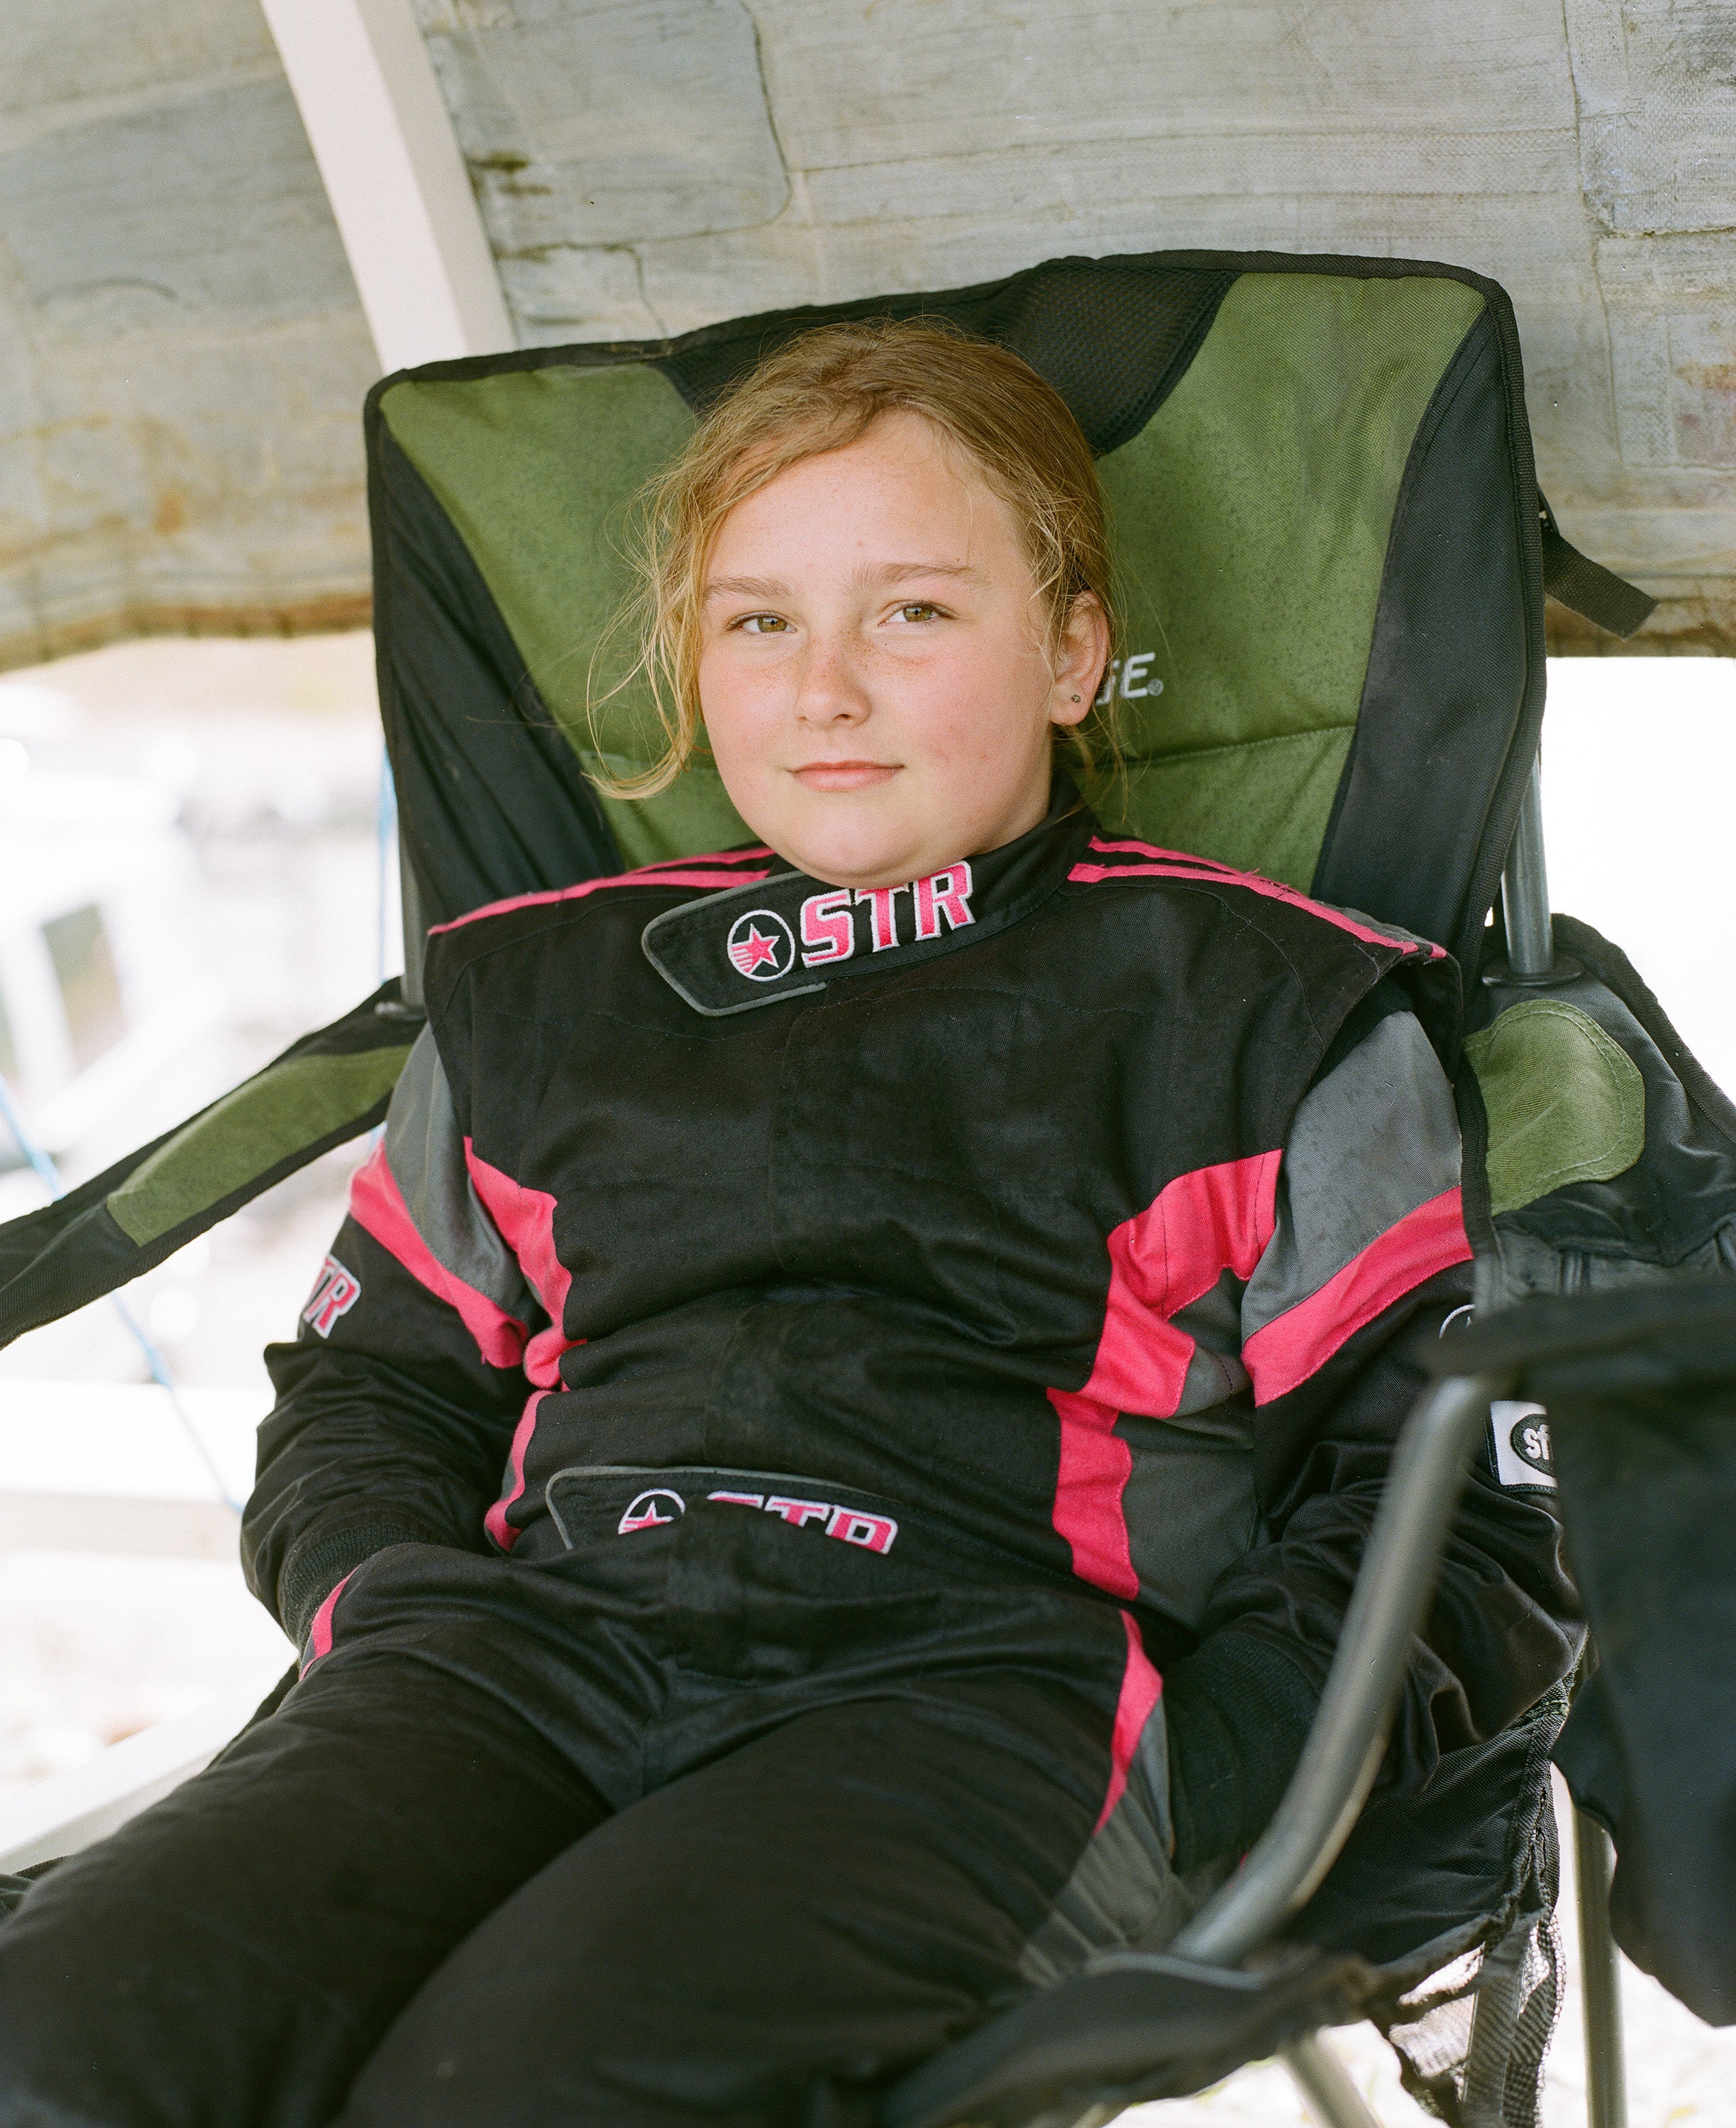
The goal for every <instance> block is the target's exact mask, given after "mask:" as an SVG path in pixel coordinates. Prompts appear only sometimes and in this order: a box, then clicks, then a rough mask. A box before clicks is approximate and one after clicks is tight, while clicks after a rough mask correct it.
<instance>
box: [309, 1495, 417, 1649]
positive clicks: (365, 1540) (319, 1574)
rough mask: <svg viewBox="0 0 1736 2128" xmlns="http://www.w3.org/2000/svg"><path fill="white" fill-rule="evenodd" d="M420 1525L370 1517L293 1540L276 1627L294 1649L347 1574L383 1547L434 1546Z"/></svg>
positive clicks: (405, 1520) (313, 1530)
mask: <svg viewBox="0 0 1736 2128" xmlns="http://www.w3.org/2000/svg"><path fill="white" fill-rule="evenodd" d="M438 1541H439V1540H438V1539H437V1538H435V1537H433V1536H431V1535H430V1532H428V1531H427V1530H426V1529H424V1528H423V1527H421V1526H420V1525H419V1524H417V1523H415V1522H411V1521H409V1520H408V1519H404V1520H402V1521H400V1520H396V1519H392V1518H386V1517H383V1516H374V1517H373V1518H369V1520H367V1521H365V1522H349V1523H347V1524H345V1527H342V1528H341V1529H335V1530H334V1529H331V1528H330V1527H326V1528H324V1529H321V1528H318V1527H316V1528H314V1529H312V1530H310V1531H308V1532H307V1535H306V1536H305V1537H302V1538H300V1539H298V1540H297V1542H296V1544H295V1545H294V1546H293V1547H292V1549H291V1551H290V1554H289V1556H288V1559H286V1560H284V1562H283V1572H282V1573H281V1574H280V1575H278V1624H279V1625H280V1626H282V1627H283V1631H284V1632H286V1633H287V1634H288V1636H289V1638H290V1640H291V1641H293V1643H294V1645H295V1646H297V1648H300V1647H303V1646H306V1644H307V1634H308V1630H309V1628H310V1627H312V1624H313V1620H314V1614H315V1613H316V1611H317V1610H318V1609H319V1608H320V1606H321V1603H324V1602H325V1600H326V1598H327V1597H328V1596H329V1595H330V1594H331V1592H332V1590H333V1589H335V1588H336V1587H337V1585H338V1584H339V1582H340V1581H341V1580H342V1579H344V1577H345V1575H346V1574H353V1573H354V1571H355V1570H356V1568H357V1567H359V1565H361V1563H362V1561H363V1560H364V1559H369V1558H371V1557H372V1556H373V1554H374V1553H375V1552H377V1551H384V1550H385V1548H386V1546H388V1544H433V1543H437V1542H438Z"/></svg>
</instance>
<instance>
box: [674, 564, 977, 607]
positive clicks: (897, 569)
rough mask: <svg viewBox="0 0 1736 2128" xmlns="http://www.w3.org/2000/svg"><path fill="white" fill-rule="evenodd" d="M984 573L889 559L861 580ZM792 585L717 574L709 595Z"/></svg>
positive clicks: (764, 593)
mask: <svg viewBox="0 0 1736 2128" xmlns="http://www.w3.org/2000/svg"><path fill="white" fill-rule="evenodd" d="M909 577H953V578H954V580H958V579H960V578H967V577H968V578H970V579H972V580H973V581H980V580H981V578H982V570H980V569H977V568H972V567H971V565H970V563H968V562H887V563H883V564H882V565H881V566H879V567H878V568H867V569H863V570H859V571H858V572H857V578H856V581H857V582H858V583H874V584H887V585H891V584H898V583H903V582H905V581H906V579H907V578H909ZM790 589H791V587H790V586H789V585H788V584H787V583H782V582H778V580H777V579H776V578H775V577H712V578H711V580H710V582H708V583H707V584H706V587H705V596H706V597H707V598H708V599H709V598H763V599H777V598H784V597H787V596H788V594H789V591H790Z"/></svg>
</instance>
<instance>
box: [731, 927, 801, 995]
mask: <svg viewBox="0 0 1736 2128" xmlns="http://www.w3.org/2000/svg"><path fill="white" fill-rule="evenodd" d="M725 951H726V952H728V954H729V957H730V967H732V968H734V969H735V972H736V974H737V975H738V976H746V977H747V978H748V980H749V981H750V982H755V983H770V982H775V981H777V979H778V976H787V975H788V973H789V972H790V970H791V969H792V967H795V965H796V941H795V939H794V938H793V937H792V935H791V932H790V927H789V925H788V924H786V923H785V922H784V920H783V919H782V917H781V916H780V915H779V914H778V912H777V910H775V909H750V910H749V911H748V913H747V914H746V915H745V916H738V917H737V918H736V919H735V922H734V924H731V925H730V935H729V938H728V939H727V941H726V942H725Z"/></svg>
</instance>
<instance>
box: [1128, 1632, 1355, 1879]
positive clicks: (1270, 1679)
mask: <svg viewBox="0 0 1736 2128" xmlns="http://www.w3.org/2000/svg"><path fill="white" fill-rule="evenodd" d="M1318 1705H1319V1694H1318V1693H1316V1692H1315V1689H1314V1687H1313V1685H1312V1684H1310V1682H1309V1680H1308V1679H1306V1677H1305V1676H1304V1675H1303V1674H1302V1673H1301V1670H1298V1669H1297V1668H1296V1665H1295V1664H1294V1663H1292V1662H1291V1661H1290V1660H1288V1659H1287V1657H1286V1656H1284V1655H1281V1654H1280V1653H1279V1652H1278V1651H1277V1649H1276V1648H1275V1647H1273V1646H1272V1645H1271V1643H1270V1642H1269V1641H1263V1640H1256V1639H1255V1638H1254V1637H1253V1635H1251V1634H1248V1633H1240V1632H1230V1631H1225V1632H1221V1633H1214V1634H1212V1635H1211V1636H1210V1638H1209V1639H1207V1640H1206V1641H1202V1642H1201V1645H1200V1646H1199V1647H1197V1648H1196V1650H1195V1651H1194V1652H1193V1653H1192V1654H1191V1655H1187V1656H1186V1657H1184V1658H1183V1660H1182V1661H1180V1662H1178V1663H1175V1664H1173V1665H1171V1667H1170V1668H1169V1669H1168V1670H1167V1671H1166V1672H1165V1673H1164V1678H1163V1715H1164V1720H1165V1722H1166V1724H1167V1727H1168V1738H1169V1788H1170V1807H1171V1812H1172V1817H1173V1819H1174V1822H1175V1833H1176V1851H1175V1864H1176V1867H1177V1869H1178V1870H1180V1871H1182V1873H1183V1874H1186V1873H1187V1871H1189V1870H1191V1869H1196V1868H1198V1867H1199V1866H1200V1865H1201V1864H1203V1863H1207V1862H1213V1861H1217V1860H1221V1859H1222V1858H1224V1857H1225V1856H1232V1857H1234V1856H1239V1855H1244V1854H1245V1853H1246V1852H1247V1850H1248V1848H1250V1847H1251V1846H1252V1845H1253V1843H1254V1841H1256V1840H1258V1838H1259V1836H1260V1835H1261V1833H1262V1832H1263V1831H1265V1829H1266V1826H1267V1825H1268V1822H1270V1820H1271V1817H1272V1812H1274V1811H1275V1810H1276V1809H1277V1807H1278V1803H1279V1801H1280V1799H1281V1798H1282V1796H1283V1793H1284V1790H1285V1789H1286V1788H1287V1787H1288V1786H1289V1784H1290V1777H1291V1774H1293V1773H1294V1772H1295V1771H1296V1764H1297V1761H1298V1760H1300V1759H1301V1755H1302V1746H1303V1745H1304V1744H1305V1743H1306V1741H1308V1731H1309V1727H1310V1724H1311V1723H1312V1722H1313V1720H1314V1716H1315V1708H1316V1707H1317V1706H1318Z"/></svg>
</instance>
